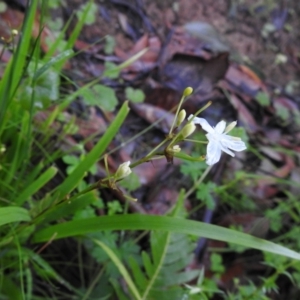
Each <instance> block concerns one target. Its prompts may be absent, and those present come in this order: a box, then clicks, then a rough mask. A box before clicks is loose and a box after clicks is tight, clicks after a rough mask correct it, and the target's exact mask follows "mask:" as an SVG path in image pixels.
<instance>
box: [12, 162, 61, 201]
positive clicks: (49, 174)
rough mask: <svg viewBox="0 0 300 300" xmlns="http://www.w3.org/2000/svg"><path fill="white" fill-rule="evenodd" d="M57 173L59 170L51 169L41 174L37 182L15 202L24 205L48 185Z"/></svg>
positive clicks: (28, 187)
mask: <svg viewBox="0 0 300 300" xmlns="http://www.w3.org/2000/svg"><path fill="white" fill-rule="evenodd" d="M56 173H57V168H55V167H50V168H49V169H47V170H46V171H45V172H44V173H43V174H41V175H40V176H39V177H38V178H37V179H36V180H35V181H33V182H32V183H31V184H30V185H29V186H27V187H26V189H25V190H24V191H22V192H21V193H20V194H19V196H18V197H17V199H16V200H15V202H16V203H17V204H18V205H22V204H23V203H24V202H25V201H26V200H27V199H28V198H29V197H31V196H32V195H34V194H35V193H36V192H37V191H38V190H40V189H41V188H42V187H44V186H45V185H46V183H47V182H49V181H50V180H51V179H52V178H53V177H54V176H55V175H56Z"/></svg>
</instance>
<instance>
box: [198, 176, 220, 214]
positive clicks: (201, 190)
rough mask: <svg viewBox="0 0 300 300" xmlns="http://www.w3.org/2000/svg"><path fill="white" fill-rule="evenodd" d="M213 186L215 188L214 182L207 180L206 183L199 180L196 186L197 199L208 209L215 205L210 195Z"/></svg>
mask: <svg viewBox="0 0 300 300" xmlns="http://www.w3.org/2000/svg"><path fill="white" fill-rule="evenodd" d="M215 188H216V184H214V183H213V182H207V183H203V182H201V183H200V184H199V185H198V186H197V192H196V197H197V199H199V200H201V201H203V202H204V203H205V205H206V206H207V208H209V209H214V207H215V201H214V198H213V196H212V193H213V191H214V189H215Z"/></svg>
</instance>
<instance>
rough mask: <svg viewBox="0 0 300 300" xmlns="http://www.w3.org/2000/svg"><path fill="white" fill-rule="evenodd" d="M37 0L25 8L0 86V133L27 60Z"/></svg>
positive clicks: (33, 0)
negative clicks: (17, 36) (18, 35)
mask: <svg viewBox="0 0 300 300" xmlns="http://www.w3.org/2000/svg"><path fill="white" fill-rule="evenodd" d="M37 4H38V0H32V1H30V4H29V5H28V7H27V10H26V13H25V18H24V22H23V25H22V30H21V32H22V34H20V40H19V43H18V45H17V48H16V52H15V53H14V55H13V57H12V59H11V60H10V61H9V63H8V64H7V66H6V69H5V72H4V74H3V76H2V79H1V84H0V132H1V131H2V130H3V124H4V122H5V119H4V115H5V113H6V110H7V108H8V105H9V103H10V101H11V99H12V97H13V94H14V93H15V91H16V89H17V86H18V85H19V82H20V80H21V78H22V76H23V74H24V66H25V64H26V60H27V53H28V49H29V46H30V40H31V33H32V26H33V23H34V17H35V12H36V9H37Z"/></svg>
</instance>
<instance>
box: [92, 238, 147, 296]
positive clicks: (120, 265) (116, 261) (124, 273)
mask: <svg viewBox="0 0 300 300" xmlns="http://www.w3.org/2000/svg"><path fill="white" fill-rule="evenodd" d="M94 243H95V244H97V245H98V246H100V247H101V248H102V249H103V250H104V251H105V252H106V254H107V255H108V256H109V257H110V259H111V260H112V261H113V262H114V264H115V265H116V266H117V268H118V270H119V272H120V273H121V274H122V276H123V277H124V279H125V281H126V283H127V284H128V287H129V289H130V290H131V292H132V294H133V295H134V297H135V299H137V300H140V299H142V298H141V296H140V294H139V292H138V290H137V288H136V286H135V284H134V282H133V281H132V279H131V277H130V275H129V273H128V272H127V270H126V268H125V267H124V265H123V263H122V262H121V261H120V259H119V258H118V256H117V255H116V254H115V253H114V252H113V251H112V250H111V249H110V248H109V247H107V246H106V245H105V244H104V243H102V242H100V241H98V240H94Z"/></svg>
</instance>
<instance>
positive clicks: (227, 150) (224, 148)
mask: <svg viewBox="0 0 300 300" xmlns="http://www.w3.org/2000/svg"><path fill="white" fill-rule="evenodd" d="M220 148H221V150H222V151H224V152H225V153H227V154H229V155H230V156H232V157H234V156H235V155H234V153H233V152H232V151H230V150H229V149H228V147H227V146H226V145H224V144H223V143H220Z"/></svg>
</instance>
